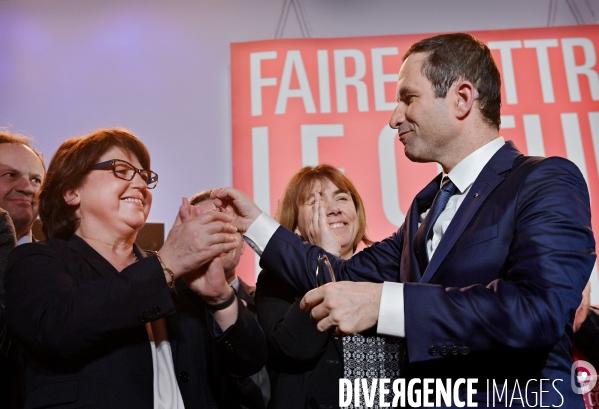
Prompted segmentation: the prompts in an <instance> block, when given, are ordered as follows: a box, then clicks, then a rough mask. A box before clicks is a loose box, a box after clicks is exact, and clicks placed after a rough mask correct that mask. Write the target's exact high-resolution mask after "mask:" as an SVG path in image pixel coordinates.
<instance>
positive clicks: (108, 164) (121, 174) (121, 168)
mask: <svg viewBox="0 0 599 409" xmlns="http://www.w3.org/2000/svg"><path fill="white" fill-rule="evenodd" d="M91 169H92V170H94V169H98V170H112V173H114V176H116V177H117V178H119V179H123V180H133V178H134V177H135V174H136V173H139V176H141V178H142V180H143V181H144V182H146V184H147V185H148V189H154V188H155V187H156V185H157V184H158V174H157V173H156V172H152V171H151V170H146V169H137V168H136V167H135V166H133V165H132V164H130V163H129V162H127V161H124V160H122V159H110V160H107V161H105V162H100V163H96V164H95V165H93V166H92V167H91Z"/></svg>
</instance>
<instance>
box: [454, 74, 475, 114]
mask: <svg viewBox="0 0 599 409" xmlns="http://www.w3.org/2000/svg"><path fill="white" fill-rule="evenodd" d="M453 92H454V93H455V97H456V98H455V112H456V117H457V118H458V119H464V118H466V117H467V116H468V114H469V113H470V111H472V107H473V106H474V100H475V99H476V89H475V88H474V85H472V83H471V82H470V81H459V82H458V83H456V84H455V86H454V89H453Z"/></svg>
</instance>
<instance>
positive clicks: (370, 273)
mask: <svg viewBox="0 0 599 409" xmlns="http://www.w3.org/2000/svg"><path fill="white" fill-rule="evenodd" d="M500 88H501V82H500V75H499V71H498V69H497V67H496V65H495V62H494V61H493V58H492V56H491V53H490V51H489V49H488V48H487V47H486V46H485V45H484V44H482V43H481V42H480V41H478V40H477V39H475V38H474V37H472V36H470V35H468V34H461V33H458V34H446V35H440V36H435V37H431V38H427V39H424V40H422V41H419V42H418V43H416V44H414V45H413V46H412V47H411V48H410V49H409V50H408V51H407V52H406V54H405V55H404V62H403V65H402V67H401V69H400V71H399V80H398V85H397V107H396V108H395V110H394V111H393V114H392V115H391V119H390V126H391V127H392V128H395V129H397V131H398V135H399V140H400V142H401V143H402V144H403V145H404V151H405V154H406V156H407V157H408V158H409V159H410V160H412V161H415V162H437V163H439V164H440V165H441V166H442V168H443V171H442V173H441V174H439V175H438V177H436V178H435V179H434V180H433V181H432V182H431V183H430V184H429V185H427V186H426V187H425V188H424V189H423V190H422V191H421V192H420V193H419V194H418V195H417V196H416V198H415V199H414V201H413V203H412V205H411V206H410V209H409V211H408V213H407V215H406V219H405V222H404V224H403V225H402V226H401V228H400V229H399V230H398V231H397V232H395V233H393V234H392V235H391V236H390V237H389V238H387V239H384V240H382V241H380V242H376V243H372V241H371V240H370V239H369V238H368V235H367V225H366V209H365V208H364V204H363V202H362V199H361V197H360V194H359V192H358V191H357V189H356V187H355V186H354V185H353V183H352V182H351V180H350V179H349V178H348V177H347V176H345V175H344V174H343V173H342V172H340V171H339V170H338V169H337V168H335V167H334V166H330V165H326V164H322V165H319V166H316V167H305V168H303V169H300V170H299V171H298V172H297V173H296V174H295V175H293V176H292V178H291V179H290V181H289V183H288V185H287V187H286V189H285V192H284V194H283V197H282V198H281V200H280V205H279V208H278V210H277V215H276V217H275V218H271V217H270V216H268V215H267V214H264V213H262V212H261V211H260V209H259V208H258V207H257V206H256V205H255V204H254V203H253V202H252V201H251V200H250V199H249V198H248V197H247V196H246V195H245V194H244V193H243V192H240V191H237V190H235V189H232V188H220V189H210V190H205V191H202V192H200V193H197V194H195V195H193V196H192V198H191V200H187V199H184V200H183V203H182V205H181V207H180V208H179V210H178V213H177V221H176V223H175V224H174V226H173V228H172V229H171V231H170V232H169V233H168V236H167V238H166V240H165V242H164V244H163V246H162V247H161V248H160V250H159V251H157V252H151V251H145V250H144V249H141V248H139V247H138V246H137V245H136V244H135V242H136V238H137V235H138V233H139V231H140V230H141V228H142V227H143V226H144V224H145V222H146V219H147V217H148V214H149V211H150V208H151V205H152V196H153V189H154V188H155V187H157V185H158V184H159V183H158V181H159V177H158V174H157V173H156V172H154V171H153V170H151V161H150V154H149V152H148V150H147V149H146V147H145V146H144V144H143V143H142V142H141V141H140V140H139V139H138V138H137V137H136V136H134V135H133V134H131V133H130V132H128V131H126V130H124V129H101V130H98V131H96V132H93V133H91V134H89V135H86V136H83V137H78V138H71V139H68V140H66V141H65V142H64V143H63V144H62V145H61V146H60V147H59V148H58V150H57V151H56V153H55V154H54V156H53V157H52V158H51V160H50V163H49V165H48V167H47V169H46V165H45V162H44V158H43V156H42V155H41V154H40V153H39V152H37V151H36V150H35V149H34V148H33V146H32V145H31V143H30V141H29V140H28V139H27V138H24V137H21V136H18V135H14V134H10V133H1V134H0V208H1V209H0V408H22V407H25V408H80V407H90V408H91V407H98V408H155V409H158V408H184V407H187V408H221V409H222V408H225V409H228V408H231V409H234V408H240V409H242V408H257V409H262V408H276V409H288V408H291V409H293V408H297V409H303V408H332V407H338V406H339V380H340V379H342V378H344V379H349V380H352V381H353V380H358V379H380V378H387V379H397V378H406V379H409V378H441V379H456V378H477V379H479V384H478V394H476V396H475V400H476V401H477V402H478V403H479V406H478V407H485V406H486V404H487V403H488V402H487V400H486V399H485V397H486V396H487V394H488V392H489V391H488V390H487V389H485V382H484V380H488V379H493V380H495V381H498V382H501V383H502V384H504V383H505V385H506V386H507V388H509V389H510V390H511V389H513V388H515V387H516V385H518V382H533V385H536V388H537V389H536V390H535V389H534V388H530V389H528V388H527V391H526V392H525V393H526V394H533V393H535V392H537V393H538V392H539V388H542V384H541V385H538V382H539V380H541V379H548V380H550V381H557V380H561V381H562V382H558V383H555V382H554V387H553V388H549V389H546V390H541V392H543V393H545V395H544V399H545V401H544V403H545V404H548V405H554V406H557V407H559V406H561V405H564V404H565V406H563V407H567V408H569V409H582V408H583V407H584V403H583V401H582V399H581V397H580V395H577V394H576V393H575V392H574V391H573V389H572V388H571V386H570V376H571V374H570V370H571V365H572V363H573V359H572V347H573V345H574V341H575V340H576V345H577V347H578V349H579V350H580V351H581V352H582V353H584V354H585V355H586V356H587V357H588V359H589V360H591V361H593V360H595V359H597V351H599V348H597V347H598V346H599V345H598V340H599V336H598V335H597V333H598V331H597V328H598V325H597V322H598V319H597V312H596V310H594V309H592V308H590V306H589V304H590V301H589V297H588V291H589V290H588V289H587V290H584V289H585V286H587V282H588V279H589V276H590V273H591V270H592V268H593V265H594V262H595V240H594V237H593V232H592V230H591V219H590V217H591V213H590V200H589V194H588V188H587V186H586V183H585V181H584V178H583V177H582V175H581V173H580V171H579V170H578V169H577V168H576V166H575V165H574V164H572V163H571V162H569V161H568V160H566V159H562V158H539V157H528V156H525V155H523V154H522V153H520V152H519V151H518V150H517V148H516V147H515V145H514V144H513V143H512V142H505V141H504V140H503V138H502V137H500V136H499V127H500V107H501V92H500ZM38 214H39V218H40V219H41V222H42V225H43V232H44V235H45V238H46V239H45V240H43V241H37V240H36V239H35V238H34V237H33V235H32V225H33V222H34V220H35V219H36V218H37V217H38ZM246 242H247V244H248V245H249V247H251V248H252V249H253V251H255V252H257V253H258V254H259V255H260V256H261V262H260V265H261V267H262V268H263V271H262V272H261V273H260V275H259V277H258V280H257V285H256V287H254V286H251V285H248V283H245V282H244V281H242V280H241V278H240V277H239V276H238V275H237V272H236V268H237V265H238V263H239V259H240V257H241V255H242V254H243V252H244V251H246ZM359 246H363V247H364V249H363V250H361V251H357V250H358V248H359ZM583 290H584V292H583ZM583 293H584V294H585V297H584V298H583ZM589 311H590V312H589ZM579 328H580V331H579V332H580V333H581V334H584V336H579V337H575V336H574V332H575V331H577V330H578V329H579ZM460 393H461V394H462V397H463V398H464V394H465V393H466V392H465V390H464V391H460ZM509 396H512V395H511V394H510V391H508V392H507V394H506V395H505V398H504V400H503V401H502V402H501V403H500V405H501V404H503V405H504V406H516V405H514V404H513V402H510V403H509V405H508V402H507V400H506V399H507V398H508V397H509ZM528 397H530V396H527V398H528ZM531 401H532V400H531ZM516 403H518V402H516ZM523 403H524V402H522V406H524V404H523ZM495 405H497V403H495ZM495 407H498V406H495Z"/></svg>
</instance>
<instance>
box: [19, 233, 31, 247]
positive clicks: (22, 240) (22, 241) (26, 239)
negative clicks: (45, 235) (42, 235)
mask: <svg viewBox="0 0 599 409" xmlns="http://www.w3.org/2000/svg"><path fill="white" fill-rule="evenodd" d="M32 242H33V232H32V231H31V230H29V231H28V232H27V234H26V235H24V236H23V237H21V238H20V239H19V240H17V246H20V245H21V244H25V243H32Z"/></svg>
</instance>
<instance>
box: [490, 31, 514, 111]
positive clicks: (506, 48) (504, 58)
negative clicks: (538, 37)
mask: <svg viewBox="0 0 599 409" xmlns="http://www.w3.org/2000/svg"><path fill="white" fill-rule="evenodd" d="M488 46H489V48H490V49H491V50H499V55H500V56H501V72H502V74H503V75H502V77H503V84H504V87H505V101H506V102H507V103H508V104H517V103H518V94H517V93H516V76H515V75H514V63H513V62H512V49H514V48H522V41H519V40H515V41H489V44H488Z"/></svg>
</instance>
